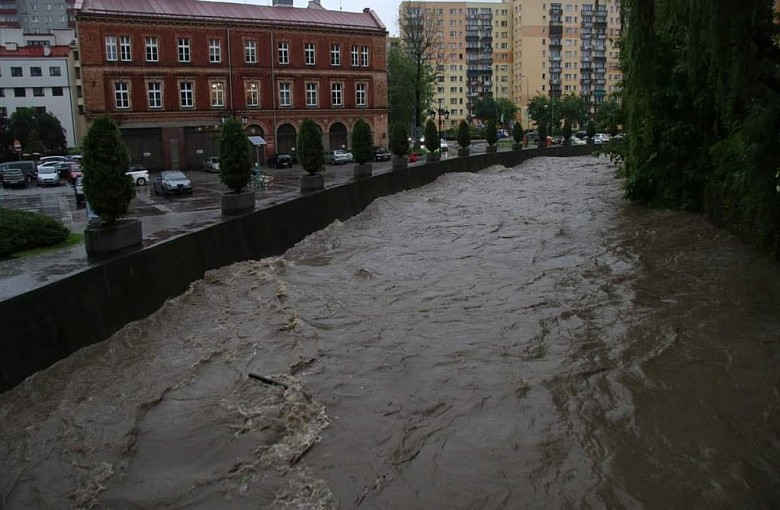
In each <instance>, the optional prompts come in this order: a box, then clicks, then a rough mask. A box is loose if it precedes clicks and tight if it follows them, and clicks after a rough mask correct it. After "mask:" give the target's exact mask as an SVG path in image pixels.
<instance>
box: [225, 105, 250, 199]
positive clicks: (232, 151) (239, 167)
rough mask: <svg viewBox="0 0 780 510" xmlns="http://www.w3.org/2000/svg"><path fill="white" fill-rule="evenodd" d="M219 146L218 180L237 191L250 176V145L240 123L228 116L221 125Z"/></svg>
mask: <svg viewBox="0 0 780 510" xmlns="http://www.w3.org/2000/svg"><path fill="white" fill-rule="evenodd" d="M217 143H218V147H219V180H220V181H222V183H223V184H224V185H225V186H227V187H228V188H230V189H231V190H233V192H234V193H239V192H240V191H241V190H243V189H244V188H245V187H246V186H247V184H249V179H251V178H252V147H251V146H250V142H249V138H248V137H247V136H246V133H245V132H244V128H243V127H242V126H241V123H240V122H239V121H238V119H236V118H235V117H230V118H229V119H227V120H226V121H225V123H224V124H223V125H222V132H221V133H220V134H219V140H217Z"/></svg>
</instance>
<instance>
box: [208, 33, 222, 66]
mask: <svg viewBox="0 0 780 510" xmlns="http://www.w3.org/2000/svg"><path fill="white" fill-rule="evenodd" d="M209 63H211V64H220V63H222V41H220V40H219V39H209Z"/></svg>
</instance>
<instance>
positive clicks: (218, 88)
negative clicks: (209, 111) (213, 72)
mask: <svg viewBox="0 0 780 510" xmlns="http://www.w3.org/2000/svg"><path fill="white" fill-rule="evenodd" d="M224 106H225V84H224V83H222V82H221V81H219V82H214V83H212V84H211V107H212V108H222V107H224Z"/></svg>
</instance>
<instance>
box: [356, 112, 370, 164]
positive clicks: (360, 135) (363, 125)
mask: <svg viewBox="0 0 780 510" xmlns="http://www.w3.org/2000/svg"><path fill="white" fill-rule="evenodd" d="M371 145H372V144H371V126H369V125H368V122H366V121H365V120H363V119H358V120H357V122H355V125H354V126H353V127H352V155H353V156H354V157H355V161H356V162H357V163H359V164H361V165H362V164H363V163H365V162H366V161H371Z"/></svg>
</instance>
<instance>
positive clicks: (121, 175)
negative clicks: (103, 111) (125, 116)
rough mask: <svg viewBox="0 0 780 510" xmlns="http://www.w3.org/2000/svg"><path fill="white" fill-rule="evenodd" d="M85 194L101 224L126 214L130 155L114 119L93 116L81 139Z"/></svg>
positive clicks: (131, 185)
mask: <svg viewBox="0 0 780 510" xmlns="http://www.w3.org/2000/svg"><path fill="white" fill-rule="evenodd" d="M82 149H83V154H82V155H83V157H82V160H81V168H82V171H83V172H84V180H83V183H84V195H85V196H86V198H87V202H88V203H89V205H90V207H92V209H93V210H94V211H95V213H96V214H97V215H98V216H99V217H100V221H101V222H102V223H103V224H104V225H113V224H114V223H116V221H117V219H119V218H121V217H122V216H124V215H125V214H127V208H128V207H129V206H130V201H131V200H132V199H133V197H134V196H135V184H134V183H133V181H132V179H131V178H130V177H128V176H127V175H126V174H125V172H127V169H128V167H129V166H130V156H129V153H128V150H127V147H126V146H125V144H124V143H123V142H122V138H121V136H120V134H119V129H118V128H117V126H116V124H114V121H112V120H111V119H109V118H108V117H107V116H105V115H104V116H101V117H98V118H97V119H95V121H94V122H93V123H92V125H91V126H90V127H89V130H88V131H87V134H86V135H84V139H83V140H82Z"/></svg>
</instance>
